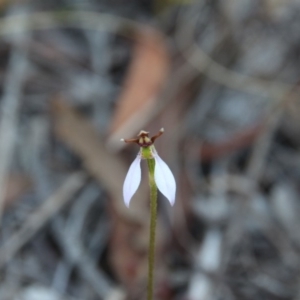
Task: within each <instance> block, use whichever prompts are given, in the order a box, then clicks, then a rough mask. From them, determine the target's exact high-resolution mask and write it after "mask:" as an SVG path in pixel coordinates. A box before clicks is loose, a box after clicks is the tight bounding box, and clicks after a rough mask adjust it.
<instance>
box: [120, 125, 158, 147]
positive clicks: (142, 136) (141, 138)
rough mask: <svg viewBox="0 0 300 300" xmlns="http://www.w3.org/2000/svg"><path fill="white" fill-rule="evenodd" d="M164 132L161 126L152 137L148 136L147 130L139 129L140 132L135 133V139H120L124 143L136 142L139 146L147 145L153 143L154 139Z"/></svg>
mask: <svg viewBox="0 0 300 300" xmlns="http://www.w3.org/2000/svg"><path fill="white" fill-rule="evenodd" d="M163 132H164V129H163V128H161V129H160V130H159V132H158V133H157V134H156V135H154V136H153V137H151V138H150V137H149V132H148V131H144V130H141V131H140V133H139V134H138V135H137V136H138V137H137V138H135V139H122V141H124V142H125V143H136V144H138V145H139V146H140V147H149V146H151V145H153V143H154V141H155V140H156V139H157V138H158V137H160V136H161V135H162V134H163Z"/></svg>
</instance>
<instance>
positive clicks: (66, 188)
mask: <svg viewBox="0 0 300 300" xmlns="http://www.w3.org/2000/svg"><path fill="white" fill-rule="evenodd" d="M85 178H86V175H85V174H84V173H83V172H79V173H75V174H73V175H71V176H70V177H69V178H68V179H67V180H66V181H65V183H64V184H63V185H62V187H61V188H60V189H59V190H57V191H56V192H55V193H54V194H53V195H52V196H50V197H49V198H48V199H47V200H46V201H45V202H44V203H43V204H42V205H41V206H40V207H39V208H38V209H37V210H36V211H35V212H33V213H32V214H31V215H30V216H29V217H28V219H27V221H25V223H24V225H22V227H21V228H20V229H19V230H18V231H17V232H16V233H15V234H14V235H13V236H12V237H10V238H9V240H8V241H7V242H6V243H5V244H4V246H3V247H2V248H0V268H1V267H3V266H4V265H5V263H7V262H8V261H9V260H11V259H12V258H13V257H14V255H16V253H17V252H18V251H19V250H20V249H21V248H22V247H23V246H24V245H25V244H26V243H28V242H29V241H30V239H31V238H32V237H33V236H34V235H35V234H36V233H37V232H38V231H39V230H40V229H41V228H42V227H43V226H44V225H45V224H46V223H47V222H48V221H49V220H50V218H51V217H53V216H54V215H56V214H57V213H58V212H59V211H60V210H61V209H62V208H63V207H64V206H65V205H66V204H67V203H68V202H69V201H70V200H71V199H72V196H73V195H74V194H75V193H76V192H77V191H78V190H79V189H80V188H82V187H83V185H84V183H85Z"/></svg>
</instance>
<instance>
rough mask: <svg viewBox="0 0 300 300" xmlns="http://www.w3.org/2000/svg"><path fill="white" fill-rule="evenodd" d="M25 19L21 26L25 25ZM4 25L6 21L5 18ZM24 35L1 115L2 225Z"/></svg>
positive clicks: (15, 53) (11, 61)
mask: <svg viewBox="0 0 300 300" xmlns="http://www.w3.org/2000/svg"><path fill="white" fill-rule="evenodd" d="M25 21H26V20H24V19H23V22H22V23H20V26H23V27H24V28H26V26H25ZM4 25H6V21H5V20H4ZM23 39H24V37H23V38H22V39H20V40H15V43H16V48H15V49H14V50H13V51H12V54H11V56H10V59H9V63H8V73H7V77H6V78H5V82H4V85H3V86H4V92H3V97H2V101H1V103H2V105H1V112H0V113H1V116H0V225H1V219H2V213H3V206H4V197H5V194H6V180H7V174H8V172H9V169H10V167H11V162H12V158H13V152H14V147H15V142H16V131H17V126H18V114H19V103H20V97H21V90H22V83H23V81H24V76H25V73H26V70H27V57H26V53H25V52H24V50H22V49H20V46H21V43H22V41H23Z"/></svg>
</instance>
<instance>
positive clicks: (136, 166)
mask: <svg viewBox="0 0 300 300" xmlns="http://www.w3.org/2000/svg"><path fill="white" fill-rule="evenodd" d="M163 132H164V130H163V128H162V129H161V130H160V131H159V133H158V134H157V135H155V136H153V137H152V138H149V132H147V131H143V130H142V131H141V132H140V133H139V134H138V138H136V139H129V140H124V139H122V141H124V142H126V143H137V144H138V145H139V146H140V147H141V150H140V151H139V153H138V155H137V157H136V158H135V160H134V161H133V162H132V164H131V166H130V168H129V170H128V173H127V175H126V178H125V181H124V185H123V197H124V202H125V204H126V206H127V207H129V203H130V200H131V198H132V196H133V195H134V194H135V192H136V191H137V189H138V187H139V185H140V182H141V160H142V159H154V161H155V168H154V180H155V183H156V186H157V188H158V189H159V190H160V192H161V193H162V194H163V195H164V196H165V197H166V198H167V199H168V200H169V202H170V204H171V205H174V203H175V194H176V183H175V179H174V176H173V174H172V172H171V170H170V168H169V167H168V165H167V164H166V163H165V162H164V161H163V160H162V159H161V158H160V156H159V155H158V154H157V152H156V150H155V147H154V145H153V143H154V141H155V140H156V139H157V138H158V137H159V136H161V135H162V134H163Z"/></svg>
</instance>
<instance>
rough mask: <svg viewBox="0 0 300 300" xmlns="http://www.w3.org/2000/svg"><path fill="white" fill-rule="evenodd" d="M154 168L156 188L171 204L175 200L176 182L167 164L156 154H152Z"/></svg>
mask: <svg viewBox="0 0 300 300" xmlns="http://www.w3.org/2000/svg"><path fill="white" fill-rule="evenodd" d="M154 159H155V169H154V179H155V182H156V185H157V187H158V189H159V190H160V191H161V193H162V194H163V195H164V196H165V197H166V198H167V199H168V200H169V201H170V203H171V205H173V204H174V202H175V194H176V182H175V179H174V176H173V174H172V172H171V170H170V168H169V167H168V165H167V164H166V163H165V162H164V161H163V160H162V159H161V158H160V157H159V156H158V154H157V153H155V154H154Z"/></svg>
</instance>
